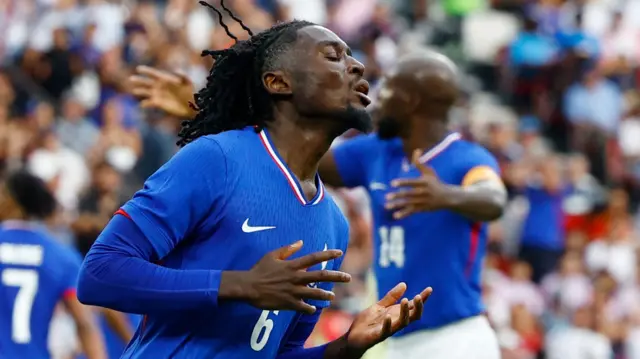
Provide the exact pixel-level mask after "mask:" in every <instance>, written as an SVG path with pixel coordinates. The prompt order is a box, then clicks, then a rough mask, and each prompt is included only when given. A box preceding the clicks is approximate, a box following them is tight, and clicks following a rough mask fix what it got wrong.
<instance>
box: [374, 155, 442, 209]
mask: <svg viewBox="0 0 640 359" xmlns="http://www.w3.org/2000/svg"><path fill="white" fill-rule="evenodd" d="M421 155H422V151H420V150H415V151H414V152H413V156H412V159H411V162H412V163H413V165H414V166H416V168H417V169H418V170H419V171H420V177H418V178H398V179H395V180H393V181H391V186H392V187H394V188H396V189H397V190H396V191H395V192H390V193H388V194H387V196H386V198H385V199H386V203H385V208H386V209H387V210H390V211H393V218H395V219H402V218H405V217H407V216H409V215H411V214H414V213H417V212H423V211H434V210H438V209H442V208H446V206H447V201H448V193H447V186H446V185H445V184H444V183H442V182H440V180H439V179H438V176H437V175H436V173H435V171H434V170H433V168H431V167H428V166H426V165H424V164H423V163H421V162H420V156H421Z"/></svg>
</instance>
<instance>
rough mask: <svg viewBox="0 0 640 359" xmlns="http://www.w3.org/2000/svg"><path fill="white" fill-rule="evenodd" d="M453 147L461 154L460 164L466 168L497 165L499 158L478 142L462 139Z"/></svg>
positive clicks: (455, 151)
mask: <svg viewBox="0 0 640 359" xmlns="http://www.w3.org/2000/svg"><path fill="white" fill-rule="evenodd" d="M453 147H454V153H456V154H460V156H459V158H460V161H459V163H460V165H461V166H463V167H465V168H466V169H471V168H473V167H475V166H482V165H488V166H491V167H497V164H498V160H497V159H496V157H495V156H494V155H493V154H492V153H491V152H489V150H487V149H486V148H484V147H483V146H481V145H480V144H478V143H475V142H471V141H468V140H464V139H461V140H458V141H457V142H456V143H455V144H454V145H453Z"/></svg>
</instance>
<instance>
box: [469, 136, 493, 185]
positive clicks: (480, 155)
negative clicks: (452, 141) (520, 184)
mask: <svg viewBox="0 0 640 359" xmlns="http://www.w3.org/2000/svg"><path fill="white" fill-rule="evenodd" d="M493 179H495V180H498V181H499V180H500V165H499V164H498V160H496V158H495V157H494V156H493V155H492V154H491V153H490V152H489V151H487V150H486V149H485V148H483V147H480V146H477V145H474V148H473V150H472V151H469V156H468V157H466V160H465V162H464V165H463V168H462V173H461V181H460V184H461V185H463V186H465V185H470V184H473V183H475V182H478V181H480V180H493Z"/></svg>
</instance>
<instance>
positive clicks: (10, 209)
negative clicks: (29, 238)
mask: <svg viewBox="0 0 640 359" xmlns="http://www.w3.org/2000/svg"><path fill="white" fill-rule="evenodd" d="M30 219H31V218H29V216H28V214H27V213H26V212H25V210H24V209H23V208H21V207H20V205H19V204H18V202H17V201H16V200H15V199H14V198H13V197H12V196H11V195H10V194H9V191H8V190H7V188H6V187H5V186H4V185H3V186H2V188H0V221H6V220H30ZM62 304H63V305H64V306H65V308H66V310H67V312H68V313H69V315H71V317H72V318H73V321H74V322H75V324H76V327H77V333H78V339H79V340H80V344H81V346H82V349H83V351H84V353H85V354H86V356H87V358H88V359H106V352H105V348H104V343H103V341H102V335H101V334H100V330H99V329H98V327H97V325H96V324H95V322H94V320H93V316H92V314H91V311H90V310H89V308H88V307H86V306H84V305H82V304H81V303H80V302H79V301H78V298H77V297H76V296H75V295H69V296H65V297H64V298H62Z"/></svg>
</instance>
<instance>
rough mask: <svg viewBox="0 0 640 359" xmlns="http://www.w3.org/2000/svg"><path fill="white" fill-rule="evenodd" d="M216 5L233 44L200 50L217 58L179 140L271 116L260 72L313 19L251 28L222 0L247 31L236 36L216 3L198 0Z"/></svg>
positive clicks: (258, 122)
mask: <svg viewBox="0 0 640 359" xmlns="http://www.w3.org/2000/svg"><path fill="white" fill-rule="evenodd" d="M200 4H201V5H203V6H205V7H208V8H210V9H212V10H213V11H214V12H215V13H216V14H217V15H218V19H219V22H220V25H221V26H222V27H223V28H224V30H225V32H226V33H227V35H228V36H229V37H231V38H232V39H234V40H235V44H234V45H233V46H231V47H230V48H228V49H225V50H216V51H212V50H205V51H203V52H202V56H211V57H213V59H214V60H215V62H214V64H213V66H212V67H211V70H210V72H209V76H208V77H207V85H206V86H205V87H204V88H203V89H202V90H200V91H199V92H198V93H197V94H196V95H195V107H196V108H197V109H198V114H197V115H196V116H195V118H194V119H192V120H190V121H184V122H183V123H182V128H181V130H180V133H179V134H178V136H179V137H180V139H179V140H178V146H184V145H186V144H188V143H189V142H191V141H193V140H195V139H197V138H198V137H200V136H203V135H208V134H217V133H221V132H224V131H228V130H233V129H241V128H244V127H246V126H255V128H256V130H257V131H259V130H261V129H262V128H264V126H265V123H266V122H268V121H271V120H272V114H273V102H272V99H271V97H270V96H269V93H268V92H267V91H266V90H265V88H264V86H263V84H262V78H261V77H262V73H263V71H265V70H271V69H274V68H275V67H277V66H278V65H279V63H278V60H279V55H281V54H282V53H284V52H285V51H286V50H287V48H288V46H289V45H290V44H291V43H293V42H294V41H295V40H296V31H297V30H298V29H301V28H303V27H306V26H310V25H313V24H312V23H310V22H307V21H290V22H283V23H279V24H276V25H274V26H273V27H271V28H270V29H268V30H265V31H263V32H260V33H258V34H255V35H254V34H253V32H252V31H251V30H250V29H249V28H248V27H247V26H246V25H245V24H244V23H243V22H242V20H240V19H239V18H238V17H236V16H235V15H234V14H233V13H232V12H231V10H229V9H228V8H227V7H226V6H225V4H224V0H221V1H220V6H221V7H222V9H223V10H224V11H225V12H226V13H227V14H228V15H229V16H230V17H231V18H232V19H233V20H235V21H236V22H238V23H239V24H240V26H241V27H242V28H243V29H244V30H245V31H246V32H247V33H248V34H249V36H250V38H249V39H248V40H243V41H241V40H238V38H237V37H236V36H235V35H234V34H233V33H231V31H230V30H229V27H228V26H227V25H226V24H225V23H224V21H223V15H222V12H221V11H220V10H218V9H217V8H216V7H214V6H212V5H210V4H208V3H206V2H204V1H200Z"/></svg>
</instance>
